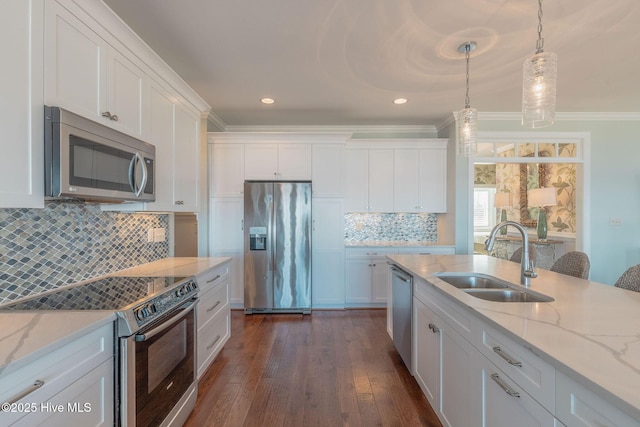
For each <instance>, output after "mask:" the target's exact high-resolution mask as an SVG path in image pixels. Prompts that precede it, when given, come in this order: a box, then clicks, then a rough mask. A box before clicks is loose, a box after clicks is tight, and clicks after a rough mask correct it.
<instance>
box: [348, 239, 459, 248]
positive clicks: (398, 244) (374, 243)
mask: <svg viewBox="0 0 640 427" xmlns="http://www.w3.org/2000/svg"><path fill="white" fill-rule="evenodd" d="M344 246H345V247H347V248H368V247H391V248H421V247H427V246H453V244H450V245H447V244H443V243H439V242H407V241H403V240H364V241H355V242H354V241H351V242H344Z"/></svg>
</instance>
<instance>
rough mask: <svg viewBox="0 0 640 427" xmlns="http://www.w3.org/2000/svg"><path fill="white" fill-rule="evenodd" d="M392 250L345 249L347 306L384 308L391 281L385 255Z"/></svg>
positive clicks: (394, 251) (393, 251)
mask: <svg viewBox="0 0 640 427" xmlns="http://www.w3.org/2000/svg"><path fill="white" fill-rule="evenodd" d="M394 253H396V250H394V249H370V248H347V250H346V297H345V302H346V305H347V306H354V305H355V306H371V307H374V306H384V305H386V303H387V289H388V283H389V281H390V280H391V276H390V274H391V273H390V270H389V264H388V263H387V255H390V254H394Z"/></svg>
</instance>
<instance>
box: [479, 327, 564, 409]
mask: <svg viewBox="0 0 640 427" xmlns="http://www.w3.org/2000/svg"><path fill="white" fill-rule="evenodd" d="M481 340H482V341H481V343H480V345H479V348H480V351H481V352H482V353H483V354H484V355H485V356H486V357H487V358H488V359H489V360H491V361H492V362H493V363H494V364H495V365H496V366H497V367H499V368H500V369H501V370H503V371H504V372H505V374H507V375H508V376H509V377H510V378H511V379H512V380H513V381H515V382H516V383H518V385H519V386H520V387H522V388H524V389H525V390H526V391H527V393H529V394H530V395H531V396H532V397H533V398H534V399H536V400H537V401H538V402H540V404H542V405H543V406H544V407H545V408H547V409H548V410H549V411H553V408H554V407H555V368H553V367H552V366H551V365H549V364H547V363H546V362H545V361H543V360H542V359H540V358H539V357H537V356H536V355H535V354H533V353H532V352H531V351H529V350H527V349H526V348H525V347H524V346H522V345H519V344H517V343H516V342H515V341H513V340H511V339H509V338H507V337H505V336H504V335H503V334H501V333H499V332H498V331H496V330H494V329H492V328H487V327H485V328H484V329H483V331H482V335H481Z"/></svg>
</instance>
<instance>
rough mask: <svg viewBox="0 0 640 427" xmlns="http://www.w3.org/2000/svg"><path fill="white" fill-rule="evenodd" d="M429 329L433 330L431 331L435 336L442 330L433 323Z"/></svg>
mask: <svg viewBox="0 0 640 427" xmlns="http://www.w3.org/2000/svg"><path fill="white" fill-rule="evenodd" d="M429 329H431V331H432V332H433V333H434V334H437V333H438V332H440V328H438V327H437V326H436V325H434V324H433V323H429Z"/></svg>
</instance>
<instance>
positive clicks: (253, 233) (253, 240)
mask: <svg viewBox="0 0 640 427" xmlns="http://www.w3.org/2000/svg"><path fill="white" fill-rule="evenodd" d="M249 249H250V250H252V251H266V250H267V227H249Z"/></svg>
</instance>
